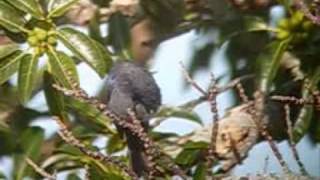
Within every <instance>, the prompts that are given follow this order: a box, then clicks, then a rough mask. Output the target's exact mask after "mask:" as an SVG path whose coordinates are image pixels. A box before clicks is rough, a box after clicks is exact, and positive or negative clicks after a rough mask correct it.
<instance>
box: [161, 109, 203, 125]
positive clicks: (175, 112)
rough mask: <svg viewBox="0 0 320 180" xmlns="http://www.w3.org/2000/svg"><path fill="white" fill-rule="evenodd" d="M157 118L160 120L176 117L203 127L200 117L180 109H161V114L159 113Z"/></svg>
mask: <svg viewBox="0 0 320 180" xmlns="http://www.w3.org/2000/svg"><path fill="white" fill-rule="evenodd" d="M156 117H160V118H169V117H176V118H182V119H185V120H189V121H191V122H195V123H198V124H200V125H202V121H201V118H200V116H199V115H198V114H197V113H195V112H193V111H190V110H186V109H182V108H178V107H161V109H160V110H159V112H158V113H157V115H156Z"/></svg>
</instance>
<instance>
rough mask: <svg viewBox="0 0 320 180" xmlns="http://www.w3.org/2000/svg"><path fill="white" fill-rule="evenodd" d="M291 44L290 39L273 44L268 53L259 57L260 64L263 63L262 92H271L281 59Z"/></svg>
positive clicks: (260, 87) (260, 81) (260, 83)
mask: <svg viewBox="0 0 320 180" xmlns="http://www.w3.org/2000/svg"><path fill="white" fill-rule="evenodd" d="M289 43H290V39H286V40H283V41H275V42H272V43H271V44H269V46H268V47H267V49H266V51H265V52H263V53H262V54H261V55H260V56H259V57H258V62H259V63H262V65H261V69H260V71H261V73H260V74H261V75H260V79H259V89H260V90H261V91H262V92H269V90H270V88H271V85H272V82H273V80H274V78H275V77H276V74H277V72H278V69H279V66H280V61H281V58H282V56H283V54H284V53H285V51H286V49H287V47H288V45H289Z"/></svg>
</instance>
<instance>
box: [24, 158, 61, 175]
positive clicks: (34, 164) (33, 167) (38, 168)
mask: <svg viewBox="0 0 320 180" xmlns="http://www.w3.org/2000/svg"><path fill="white" fill-rule="evenodd" d="M25 161H26V162H27V164H28V165H29V166H31V167H32V169H33V170H34V171H35V172H37V173H38V174H40V175H41V176H42V177H44V178H47V179H49V180H55V179H56V177H55V176H54V175H51V174H49V173H48V172H46V171H45V170H44V169H42V168H41V167H39V166H38V165H37V164H36V163H35V162H33V161H32V160H31V159H30V158H28V157H26V158H25Z"/></svg>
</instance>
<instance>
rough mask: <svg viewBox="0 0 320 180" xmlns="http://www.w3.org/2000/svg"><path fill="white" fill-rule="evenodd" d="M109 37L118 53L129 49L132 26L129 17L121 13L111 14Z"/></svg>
mask: <svg viewBox="0 0 320 180" xmlns="http://www.w3.org/2000/svg"><path fill="white" fill-rule="evenodd" d="M108 32H109V35H108V39H109V42H110V45H111V46H112V47H113V49H114V51H115V52H116V53H117V54H121V53H123V52H124V51H127V50H128V48H129V44H130V27H129V23H128V21H127V19H126V18H125V17H124V16H123V15H122V14H120V13H116V14H114V15H112V16H111V18H110V20H109V26H108Z"/></svg>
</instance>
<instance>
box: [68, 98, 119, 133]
mask: <svg viewBox="0 0 320 180" xmlns="http://www.w3.org/2000/svg"><path fill="white" fill-rule="evenodd" d="M67 108H68V109H70V110H74V111H75V112H76V113H77V114H79V115H80V116H81V117H84V118H85V119H87V120H90V121H92V122H93V123H95V124H97V125H99V126H101V127H104V128H105V129H106V130H107V131H108V132H110V133H112V134H115V133H116V132H115V130H114V128H112V124H111V120H110V119H109V118H108V117H106V116H105V115H103V113H102V112H101V111H99V110H98V109H97V108H96V107H94V106H93V105H91V104H88V103H87V102H83V101H80V100H78V99H74V98H67Z"/></svg>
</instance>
